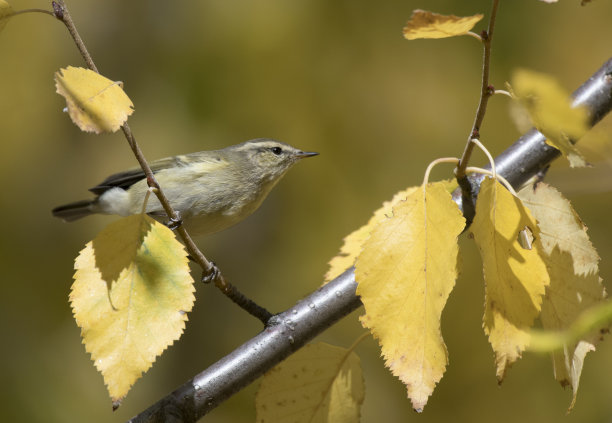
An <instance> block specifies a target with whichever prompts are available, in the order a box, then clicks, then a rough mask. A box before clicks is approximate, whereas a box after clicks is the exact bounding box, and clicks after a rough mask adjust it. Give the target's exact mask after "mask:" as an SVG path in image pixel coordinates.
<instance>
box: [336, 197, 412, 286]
mask: <svg viewBox="0 0 612 423" xmlns="http://www.w3.org/2000/svg"><path fill="white" fill-rule="evenodd" d="M416 189H417V187H410V188H408V189H406V190H404V191H400V192H398V193H396V194H395V195H394V196H393V198H392V199H391V201H385V202H384V203H383V205H382V207H381V208H379V209H378V210H376V211H375V212H374V215H373V216H372V217H371V218H370V220H369V221H368V223H366V224H365V225H363V226H362V227H361V228H359V229H357V230H356V231H354V232H352V233H350V234H349V235H347V236H346V237H345V238H344V244H343V245H342V248H340V253H339V254H338V255H337V256H336V257H334V258H332V259H331V260H330V261H329V270H328V271H327V273H326V274H325V283H327V282H329V281H331V280H332V279H334V278H336V277H337V276H339V275H340V274H342V272H344V271H345V270H346V269H348V268H349V267H351V266H353V265H354V264H355V259H356V258H357V256H358V255H359V253H360V252H361V247H362V245H363V243H364V242H365V241H366V240H367V239H368V238H369V236H370V232H371V231H372V229H373V228H374V227H375V226H376V225H377V224H378V222H380V221H381V220H383V219H384V218H385V217H386V216H390V215H391V214H392V208H393V206H394V205H395V204H397V203H398V202H400V201H404V200H405V199H406V197H407V196H408V195H409V194H410V193H412V192H413V191H414V190H416Z"/></svg>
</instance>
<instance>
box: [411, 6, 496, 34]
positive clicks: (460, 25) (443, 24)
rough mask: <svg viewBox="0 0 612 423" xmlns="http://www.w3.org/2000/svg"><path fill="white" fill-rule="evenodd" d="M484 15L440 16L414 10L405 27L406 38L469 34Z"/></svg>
mask: <svg viewBox="0 0 612 423" xmlns="http://www.w3.org/2000/svg"><path fill="white" fill-rule="evenodd" d="M483 16H484V15H482V14H477V15H473V16H466V17H459V16H455V15H440V14H438V13H433V12H428V11H426V10H420V9H417V10H414V11H413V12H412V16H410V20H409V21H408V23H407V24H406V26H405V27H404V37H405V38H406V39H408V40H416V39H418V38H448V37H455V36H457V35H465V34H467V33H468V32H469V31H470V30H471V29H472V28H473V27H474V25H476V23H478V21H480V20H481V19H482V18H483Z"/></svg>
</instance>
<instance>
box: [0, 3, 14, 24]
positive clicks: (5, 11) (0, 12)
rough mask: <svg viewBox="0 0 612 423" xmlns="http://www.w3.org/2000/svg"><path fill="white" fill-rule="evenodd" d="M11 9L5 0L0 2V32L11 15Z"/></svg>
mask: <svg viewBox="0 0 612 423" xmlns="http://www.w3.org/2000/svg"><path fill="white" fill-rule="evenodd" d="M12 14H13V8H12V7H11V5H10V4H8V3H7V2H6V1H5V0H0V31H2V30H3V29H4V27H5V26H6V24H7V22H8V21H9V19H10V17H11V15H12Z"/></svg>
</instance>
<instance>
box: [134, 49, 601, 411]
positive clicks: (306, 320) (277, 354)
mask: <svg viewBox="0 0 612 423" xmlns="http://www.w3.org/2000/svg"><path fill="white" fill-rule="evenodd" d="M574 104H576V105H578V104H583V105H586V106H587V107H588V108H589V110H590V113H591V124H592V125H594V124H595V123H597V122H598V121H599V120H601V118H603V117H604V116H605V115H606V114H607V113H608V112H609V111H610V109H611V108H612V59H610V60H608V62H606V63H605V64H604V65H603V66H602V68H601V69H599V70H598V71H597V72H596V73H595V74H594V75H593V76H592V77H591V78H589V80H588V81H587V82H585V83H584V84H583V85H582V86H581V87H580V88H578V89H577V90H576V92H575V93H574ZM559 154H560V153H559V151H557V150H556V149H554V148H552V147H550V146H548V145H547V144H545V143H544V136H543V135H542V134H540V133H539V132H538V131H536V130H531V131H529V132H528V133H527V134H525V135H523V136H522V137H521V138H520V139H519V140H518V141H517V142H515V143H514V144H512V145H511V146H510V147H509V148H508V149H507V150H506V151H504V152H503V153H502V154H501V155H500V156H499V157H498V158H496V160H495V163H496V167H497V172H498V173H499V174H501V175H502V176H504V177H505V178H506V179H507V180H508V181H510V183H511V184H512V185H513V186H515V187H518V186H520V185H521V184H523V183H524V182H526V181H527V180H528V179H529V178H531V177H532V176H534V175H536V174H537V173H538V172H540V171H541V170H543V169H546V168H547V167H548V165H549V164H550V162H552V160H554V159H555V158H557V157H558V156H559ZM471 183H472V186H473V187H474V192H477V191H478V185H479V183H480V179H479V178H478V177H474V178H472V179H471ZM474 197H475V196H474ZM453 198H454V200H455V201H456V202H457V203H458V204H459V206H460V207H461V206H462V201H461V193H460V192H456V193H455V194H454V195H453ZM465 209H470V207H465ZM471 209H472V210H473V205H472V207H471ZM464 213H465V214H469V213H470V212H469V210H464ZM467 217H468V219H469V220H471V216H467ZM353 270H354V269H352V268H351V269H348V270H347V271H346V272H344V273H343V274H342V275H341V276H339V277H337V278H336V279H334V280H333V281H331V282H330V283H329V284H327V285H325V286H324V287H322V288H320V289H318V290H317V291H315V292H314V293H313V294H311V295H310V296H308V297H306V298H305V299H304V300H302V301H300V302H299V303H297V304H296V305H295V306H294V307H293V308H291V309H289V310H287V311H285V312H283V313H281V314H279V315H278V316H276V317H275V322H274V324H273V325H271V326H270V327H268V328H266V329H265V330H264V331H263V332H261V333H260V334H259V335H257V336H255V337H254V338H252V339H251V340H249V341H248V342H246V343H245V344H243V345H242V346H240V347H239V348H237V349H236V350H234V351H233V352H231V353H230V354H228V355H227V356H225V357H224V358H222V359H221V360H219V361H218V362H217V363H215V364H213V365H212V366H210V367H209V368H208V369H206V370H204V371H203V372H202V373H200V374H198V375H197V376H195V377H194V378H193V379H191V380H190V381H188V382H187V383H185V384H184V385H183V386H181V387H179V388H178V389H177V390H175V391H174V392H172V393H171V394H169V395H168V396H166V397H165V398H162V399H161V400H160V401H158V402H157V403H155V404H154V405H152V406H151V407H150V408H148V409H147V410H145V411H143V412H142V413H141V414H139V415H138V416H136V417H134V418H132V420H130V422H133V423H142V422H195V421H197V420H198V419H199V418H200V417H202V416H204V415H205V414H206V413H208V412H209V411H210V410H212V409H213V408H215V407H216V406H217V405H219V404H221V403H222V402H223V401H224V400H226V399H227V398H229V397H230V396H231V395H233V394H234V393H236V392H238V391H239V390H241V389H242V388H244V387H245V386H247V385H248V384H250V383H251V382H253V381H254V380H255V379H257V378H258V377H259V376H261V375H262V374H263V373H264V372H266V371H267V370H269V369H271V368H272V367H273V366H275V365H276V364H278V363H279V362H280V361H282V360H283V359H285V358H286V357H287V356H289V355H290V354H291V353H293V352H295V351H296V350H297V349H299V348H300V347H302V346H303V345H304V344H306V343H307V342H308V341H310V340H311V339H312V338H314V337H315V336H316V335H318V334H320V333H321V332H323V331H324V330H325V329H327V328H328V327H329V326H331V325H333V324H334V323H336V322H337V321H338V320H340V319H341V318H342V317H344V316H345V315H347V314H348V313H350V312H351V311H353V310H355V309H357V308H359V306H361V302H360V301H359V298H358V297H357V296H356V295H355V289H356V287H357V285H356V283H355V275H354V272H353Z"/></svg>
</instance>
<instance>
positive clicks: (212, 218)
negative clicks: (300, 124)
mask: <svg viewBox="0 0 612 423" xmlns="http://www.w3.org/2000/svg"><path fill="white" fill-rule="evenodd" d="M317 154H318V153H309V152H304V151H301V150H298V149H296V148H294V147H291V146H290V145H288V144H285V143H282V142H279V141H274V140H271V139H266V138H259V139H254V140H251V141H246V142H244V143H242V144H237V145H233V146H230V147H226V148H224V149H221V150H214V151H200V152H197V153H191V154H186V155H181V156H174V157H168V158H165V159H160V160H157V161H155V162H152V163H151V169H152V170H153V173H154V174H155V178H156V179H157V182H158V183H159V185H160V186H161V188H162V190H163V191H164V193H165V194H166V196H167V197H168V200H169V201H170V204H171V205H172V207H173V208H174V209H175V210H177V211H178V212H179V213H180V215H181V219H182V221H183V223H184V224H185V226H186V228H187V230H188V231H190V233H193V234H195V235H204V234H210V233H213V232H218V231H220V230H223V229H225V228H228V227H230V226H232V225H234V224H236V223H238V222H240V221H241V220H242V219H244V218H245V217H247V216H249V215H250V214H251V213H253V212H254V211H255V210H257V208H258V207H259V206H260V205H261V203H262V201H263V200H264V199H265V198H266V196H267V195H268V193H269V192H270V190H271V189H272V188H273V187H274V185H276V183H277V182H278V181H279V180H280V179H281V178H282V177H283V175H284V174H285V173H286V172H287V171H288V170H289V169H290V168H291V167H292V166H293V165H294V164H295V163H296V162H297V161H298V160H300V159H302V158H304V157H311V156H316V155H317ZM147 190H148V185H147V181H146V178H145V174H144V172H143V171H142V169H132V170H128V171H125V172H120V173H116V174H114V175H111V176H109V177H108V178H106V179H105V180H104V181H102V183H100V184H99V185H97V186H95V187H93V188H91V189H90V191H91V192H93V193H94V194H95V195H96V198H94V199H91V200H83V201H77V202H75V203H70V204H66V205H63V206H60V207H56V208H55V209H53V215H54V216H56V217H59V218H60V219H63V220H64V221H66V222H72V221H74V220H77V219H80V218H82V217H85V216H89V215H90V214H96V213H100V214H116V215H120V216H128V215H131V214H137V213H140V212H141V211H142V206H143V201H144V198H145V194H146V192H147ZM146 212H147V213H148V214H149V215H150V216H152V217H154V218H155V219H158V220H164V219H167V216H166V213H165V212H164V210H163V208H162V206H161V204H160V203H159V201H158V200H157V197H156V196H155V195H151V196H150V197H149V201H148V203H147V208H146Z"/></svg>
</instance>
